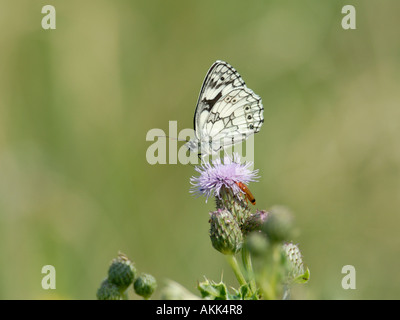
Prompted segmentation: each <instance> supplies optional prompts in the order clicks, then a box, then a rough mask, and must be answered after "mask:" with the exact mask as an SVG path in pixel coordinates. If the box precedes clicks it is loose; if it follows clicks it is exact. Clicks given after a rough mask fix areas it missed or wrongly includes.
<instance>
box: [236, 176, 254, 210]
mask: <svg viewBox="0 0 400 320" xmlns="http://www.w3.org/2000/svg"><path fill="white" fill-rule="evenodd" d="M235 183H236V185H237V186H238V187H239V188H240V190H242V191H243V192H244V193H245V195H246V198H247V200H249V201H250V202H251V203H252V204H253V205H255V204H256V199H255V198H254V196H253V194H252V193H251V192H250V190H249V188H248V187H247V186H246V185H245V184H244V183H242V182H237V181H235Z"/></svg>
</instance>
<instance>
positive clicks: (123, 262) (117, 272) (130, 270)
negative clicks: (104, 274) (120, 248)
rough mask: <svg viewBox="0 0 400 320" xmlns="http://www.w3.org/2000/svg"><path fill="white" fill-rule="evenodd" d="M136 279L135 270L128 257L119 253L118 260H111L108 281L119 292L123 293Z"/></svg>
mask: <svg viewBox="0 0 400 320" xmlns="http://www.w3.org/2000/svg"><path fill="white" fill-rule="evenodd" d="M135 277H136V268H135V266H134V265H133V262H132V261H130V260H129V259H128V257H127V256H126V255H125V254H123V253H119V254H118V258H116V259H113V260H112V262H111V265H110V267H109V269H108V281H109V282H110V283H112V284H114V285H116V286H117V287H118V288H119V290H120V292H124V291H125V290H126V289H127V288H128V287H129V286H130V285H131V284H132V282H133V280H134V279H135Z"/></svg>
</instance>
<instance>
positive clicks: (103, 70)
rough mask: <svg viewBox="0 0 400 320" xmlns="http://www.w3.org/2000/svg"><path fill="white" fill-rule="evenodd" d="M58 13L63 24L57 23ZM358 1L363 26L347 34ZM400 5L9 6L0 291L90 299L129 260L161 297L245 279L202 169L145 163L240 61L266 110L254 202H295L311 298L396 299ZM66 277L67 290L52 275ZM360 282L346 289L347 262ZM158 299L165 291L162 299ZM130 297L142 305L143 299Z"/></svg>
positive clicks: (0, 44)
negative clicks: (172, 288)
mask: <svg viewBox="0 0 400 320" xmlns="http://www.w3.org/2000/svg"><path fill="white" fill-rule="evenodd" d="M46 4H52V5H54V6H55V8H56V12H57V20H56V21H57V29H56V30H43V29H42V27H41V19H42V17H43V16H44V14H42V13H41V9H42V6H44V5H46ZM346 4H353V5H354V6H355V7H356V10H357V29H356V30H343V29H342V27H341V20H342V18H343V16H344V15H343V14H342V13H341V8H342V7H343V6H344V5H346ZM399 12H400V3H399V1H395V0H392V1H388V0H386V1H368V2H366V1H319V0H310V1H296V0H291V1H286V0H284V1H282V0H279V1H278V0H276V1H265V0H264V1H246V2H244V1H210V0H206V1H201V2H200V1H174V2H172V1H169V2H167V1H161V0H159V1H146V2H145V1H128V0H125V1H123V0H120V1H106V0H96V1H93V0H92V1H77V0H70V1H39V0H35V1H30V0H19V1H11V0H7V1H5V0H1V1H0V48H1V49H0V298H1V299H42V298H45V299H47V298H49V299H52V298H54V299H94V298H95V294H96V290H97V288H98V287H99V285H100V282H101V281H102V279H103V278H104V277H105V276H106V273H107V268H108V265H109V262H110V260H111V259H112V258H114V257H116V255H117V253H118V250H121V251H122V252H124V253H126V254H127V255H128V256H129V257H130V258H131V259H132V260H134V261H135V263H136V267H137V269H138V271H139V272H147V273H151V274H153V275H154V276H155V277H156V278H157V279H158V281H159V289H160V288H162V287H163V281H164V280H165V279H173V280H175V281H177V282H179V283H181V284H182V285H184V286H185V287H187V288H188V289H189V290H191V291H192V292H195V293H196V283H197V280H202V279H203V276H207V277H208V278H211V279H213V280H216V281H218V280H219V279H220V277H221V273H222V272H223V275H224V279H225V280H226V281H227V282H228V283H229V284H230V285H232V286H237V285H236V282H235V280H234V278H233V276H232V272H231V270H230V269H229V267H228V265H227V263H226V261H225V259H224V257H223V256H222V255H221V254H220V253H218V252H217V251H216V250H214V249H213V248H212V246H211V242H210V240H209V237H208V228H209V226H208V212H209V211H210V210H212V209H213V201H209V203H207V204H206V203H205V201H204V199H202V198H195V197H193V196H192V195H191V194H189V189H190V183H189V179H190V177H191V176H192V175H193V174H195V172H194V170H193V167H191V166H183V165H180V164H177V165H154V166H152V165H149V164H148V163H147V161H146V150H147V148H148V147H149V146H150V145H151V144H152V142H147V141H146V134H147V132H148V130H150V129H152V128H161V129H163V130H164V131H165V132H166V133H167V132H168V121H169V120H177V121H178V131H179V130H182V129H184V128H191V127H192V123H193V113H194V109H195V103H196V101H197V97H198V93H199V90H200V86H201V84H202V81H203V79H204V76H205V74H206V72H207V70H208V68H209V67H210V66H211V64H212V63H213V62H214V61H215V60H217V59H221V60H225V61H227V62H229V63H230V64H232V65H233V66H234V67H235V68H236V69H237V70H238V71H239V72H240V73H241V75H242V76H243V78H244V80H245V81H246V83H247V85H248V86H249V87H250V88H251V89H253V90H254V91H255V92H256V93H257V94H259V95H260V96H261V97H262V99H263V102H264V106H265V112H264V116H265V123H264V126H263V128H262V130H261V131H260V133H259V134H257V135H256V136H255V144H256V149H255V150H256V151H255V168H258V169H259V170H260V175H261V179H260V182H259V183H253V184H251V186H250V189H251V190H252V192H253V194H254V195H255V196H256V199H257V207H258V208H260V209H267V208H269V207H270V206H272V205H274V204H283V205H287V206H289V207H290V208H291V209H292V210H293V212H294V213H295V217H296V224H297V226H298V227H299V229H300V231H301V232H300V234H299V235H298V237H297V238H296V239H294V241H295V242H296V243H298V244H299V246H300V248H301V249H302V252H303V255H304V259H305V262H306V264H307V265H308V266H309V268H310V270H311V280H310V281H309V283H308V284H306V285H304V286H300V287H298V288H296V290H295V292H294V294H293V298H301V299H399V298H400V287H399V286H400V273H399V272H398V271H399V269H400V236H399V224H400V216H399V214H398V212H399V209H398V208H399V205H400V192H399V191H400V180H399V178H400V175H399V170H400V148H399V135H400V126H399V120H400V90H399V82H400V81H399V80H400V76H399V74H400V39H399V33H398V32H399V27H400V25H399V19H398V15H399ZM47 264H50V265H53V266H55V268H56V272H57V273H56V286H57V289H56V290H47V291H46V290H43V289H42V287H41V280H42V277H43V276H44V275H43V274H41V269H42V267H43V266H44V265H47ZM348 264H350V265H354V267H355V268H356V272H357V273H356V276H357V278H356V281H357V282H356V285H357V289H356V290H343V289H342V287H341V280H342V277H343V276H344V275H343V274H341V270H342V267H343V266H344V265H348ZM157 295H158V296H159V290H158V291H157V293H156V297H157ZM136 297H137V296H134V295H133V294H132V298H136Z"/></svg>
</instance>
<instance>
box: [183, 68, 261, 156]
mask: <svg viewBox="0 0 400 320" xmlns="http://www.w3.org/2000/svg"><path fill="white" fill-rule="evenodd" d="M263 110H264V108H263V105H262V102H261V98H260V97H259V96H258V95H257V94H255V93H254V92H253V91H252V90H251V89H249V88H247V87H246V84H245V83H244V81H243V79H242V78H241V76H240V75H239V73H238V72H237V71H236V70H235V69H234V68H233V67H232V66H231V65H229V64H228V63H226V62H224V61H216V62H215V63H214V64H213V65H212V66H211V68H210V69H209V70H208V72H207V75H206V77H205V79H204V82H203V85H202V87H201V90H200V95H199V99H198V101H197V106H196V111H195V114H194V130H195V135H196V136H195V139H194V140H191V141H189V142H188V143H187V147H188V148H189V149H190V150H191V151H193V152H195V151H198V152H199V154H212V153H216V152H218V151H219V150H220V149H222V148H226V147H228V146H230V145H233V144H236V143H239V142H242V141H243V140H245V139H247V138H248V137H249V136H250V135H252V134H253V133H256V132H258V131H260V128H261V126H262V124H263V122H264V116H263Z"/></svg>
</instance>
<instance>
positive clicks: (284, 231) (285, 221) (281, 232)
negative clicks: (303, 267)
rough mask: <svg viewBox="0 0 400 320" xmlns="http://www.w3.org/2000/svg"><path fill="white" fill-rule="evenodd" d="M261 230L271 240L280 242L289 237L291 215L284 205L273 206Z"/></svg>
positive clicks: (291, 224)
mask: <svg viewBox="0 0 400 320" xmlns="http://www.w3.org/2000/svg"><path fill="white" fill-rule="evenodd" d="M261 230H262V231H263V232H265V233H266V234H267V236H268V239H269V240H270V241H271V242H275V243H276V242H282V241H285V240H288V239H289V238H291V236H292V234H293V216H292V214H291V212H290V211H289V210H288V209H287V208H286V207H284V206H274V207H272V208H271V210H270V211H269V214H268V219H266V222H265V223H264V224H263V226H262V228H261Z"/></svg>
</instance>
